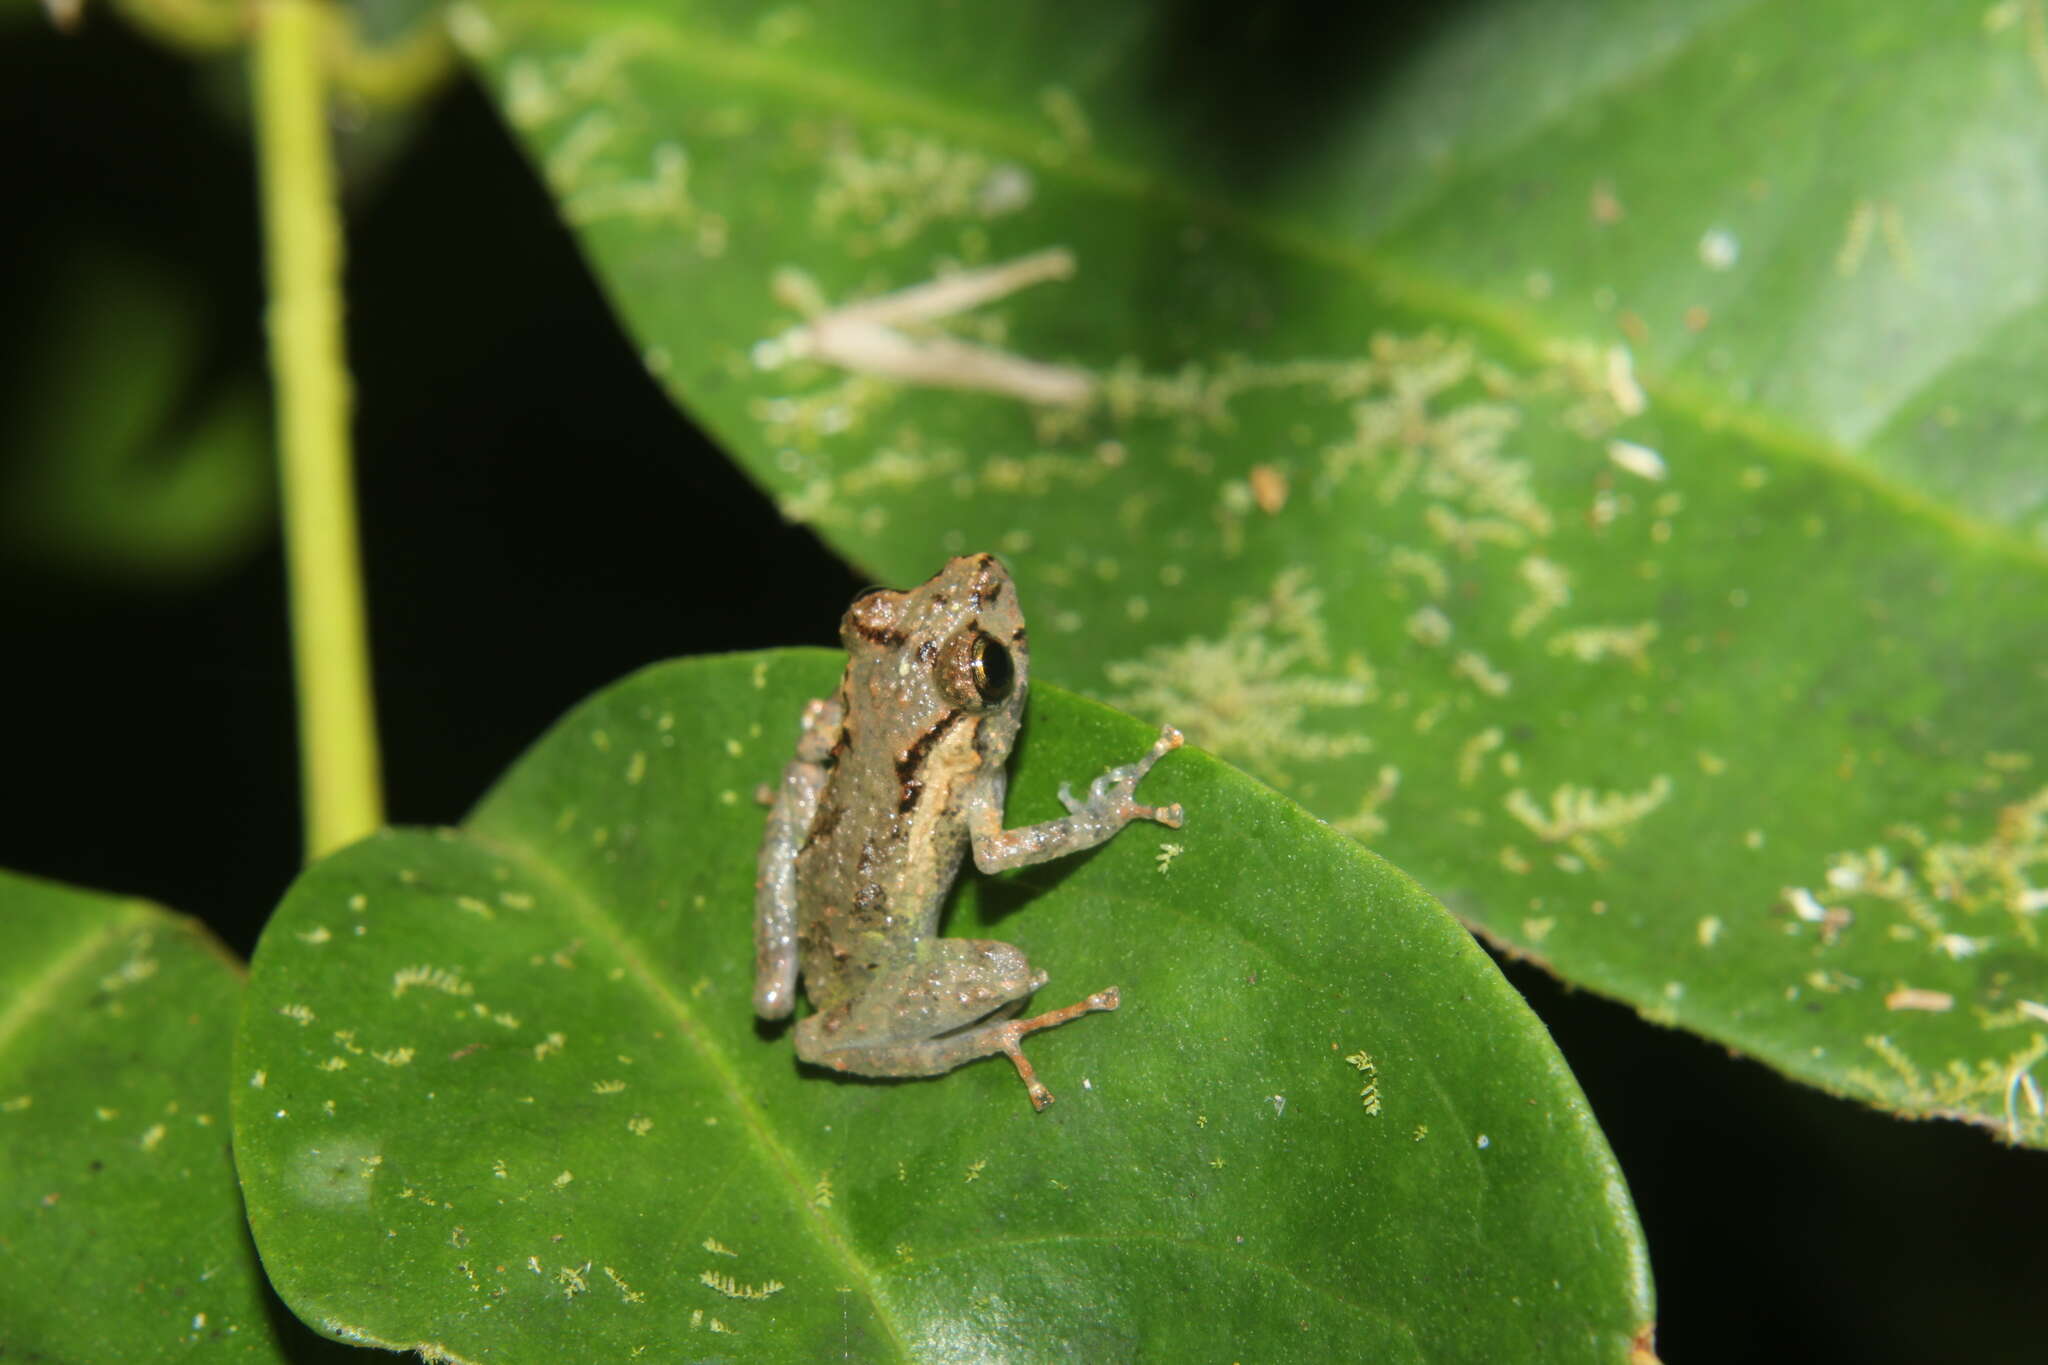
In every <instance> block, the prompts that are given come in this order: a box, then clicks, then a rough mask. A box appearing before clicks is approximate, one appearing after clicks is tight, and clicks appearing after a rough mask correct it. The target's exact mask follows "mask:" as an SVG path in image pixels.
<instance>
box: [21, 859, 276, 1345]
mask: <svg viewBox="0 0 2048 1365" xmlns="http://www.w3.org/2000/svg"><path fill="white" fill-rule="evenodd" d="M0 922H4V923H5V924H6V926H7V951H6V953H5V954H4V955H0V1152H5V1154H6V1159H5V1161H4V1162H0V1356H4V1357H5V1358H6V1359H8V1360H15V1359H21V1360H51V1361H112V1360H119V1361H138V1362H144V1361H159V1360H161V1361H171V1360H177V1361H188V1360H225V1359H235V1360H244V1359H249V1360H280V1361H281V1360H286V1359H304V1358H306V1357H305V1356H303V1355H302V1354H300V1353H299V1352H298V1351H297V1350H294V1351H292V1352H290V1353H289V1354H288V1353H287V1350H286V1346H287V1344H288V1343H293V1342H297V1343H298V1344H300V1345H303V1340H302V1339H303V1337H304V1334H303V1333H302V1332H300V1331H299V1330H298V1329H297V1328H296V1327H293V1326H291V1325H290V1324H289V1320H288V1319H287V1320H285V1323H284V1327H285V1330H284V1332H283V1333H282V1334H280V1332H279V1331H278V1329H277V1328H276V1327H274V1326H273V1324H272V1320H271V1316H270V1314H271V1311H272V1307H273V1305H272V1303H271V1301H270V1299H269V1296H268V1294H267V1293H266V1292H265V1288H264V1283H263V1275H262V1271H261V1270H260V1269H259V1267H258V1266H257V1263H256V1253H255V1248H254V1247H252V1246H251V1245H250V1243H249V1232H248V1227H247V1225H246V1224H245V1223H244V1222H243V1220H242V1206H241V1201H240V1199H239V1198H238V1197H237V1195H236V1192H235V1169H234V1163H233V1161H232V1159H231V1158H230V1155H229V1151H228V1112H227V1094H226V1090H227V1076H226V1072H225V1070H224V1068H225V1067H226V1066H227V1063H228V1046H229V1040H230V1031H231V1030H232V1028H233V1021H234V1008H235V999H236V996H237V995H238V994H239V992H240V988H241V983H240V982H239V981H238V980H237V979H236V978H237V973H236V967H235V964H234V962H233V960H232V959H231V958H230V957H229V956H228V955H227V954H226V952H225V951H224V950H223V949H222V948H221V946H220V945H219V944H218V943H217V942H215V941H214V939H213V938H212V937H211V936H210V935H209V934H208V933H207V932H206V931H205V930H204V929H203V928H201V927H200V926H199V924H198V923H197V922H196V921H193V920H188V919H185V918H183V917H182V916H178V915H173V914H170V913H168V912H167V911H164V910H162V909H159V908H158V907H156V906H154V905H150V904H148V903H147V902H144V901H136V900H124V899H121V898H119V897H115V896H108V895H102V894H99V893H97V892H90V891H80V890H74V889H72V888H70V887H65V886H58V885H56V884H55V883H51V882H42V881H34V880H31V879H29V878H27V877H22V876H18V875H16V874H14V873H9V872H0Z"/></svg>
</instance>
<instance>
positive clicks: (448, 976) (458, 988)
mask: <svg viewBox="0 0 2048 1365" xmlns="http://www.w3.org/2000/svg"><path fill="white" fill-rule="evenodd" d="M414 988H419V989H423V990H432V991H439V992H441V993H442V994H443V995H456V996H467V995H474V994H475V993H476V987H474V986H472V985H471V984H470V983H469V982H467V981H464V980H463V979H462V976H461V973H459V972H454V971H450V970H448V969H447V968H445V967H430V966H427V965H425V964H422V965H420V966H417V967H400V968H399V969H398V970H397V971H395V972H393V973H392V974H391V996H392V998H393V999H394V1000H395V999H397V998H399V997H400V996H402V995H404V994H405V993H406V992H407V991H409V990H412V989H414Z"/></svg>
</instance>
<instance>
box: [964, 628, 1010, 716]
mask: <svg viewBox="0 0 2048 1365" xmlns="http://www.w3.org/2000/svg"><path fill="white" fill-rule="evenodd" d="M969 666H970V667H971V668H973V670H974V690H975V691H977V692H979V693H980V694H981V699H982V700H983V701H984V702H998V701H1001V700H1002V699H1003V698H1005V697H1007V696H1009V695H1010V689H1011V688H1012V687H1014V686H1016V683H1017V665H1016V664H1015V663H1014V662H1012V660H1011V658H1010V651H1009V650H1008V649H1005V648H1004V647H1003V643H1002V641H1000V640H991V639H989V638H988V636H986V635H984V636H982V637H981V638H980V639H978V640H976V641H975V642H974V653H973V654H972V655H971V656H970V659H969Z"/></svg>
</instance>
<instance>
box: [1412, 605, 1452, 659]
mask: <svg viewBox="0 0 2048 1365" xmlns="http://www.w3.org/2000/svg"><path fill="white" fill-rule="evenodd" d="M1404 629H1406V630H1407V632H1408V638H1409V639H1411V640H1413V641H1415V643H1416V644H1418V645H1422V646H1424V647H1425V648H1428V649H1440V648H1442V647H1443V646H1444V645H1446V644H1448V643H1449V642H1450V639H1451V634H1452V630H1453V627H1452V625H1451V618H1450V617H1448V616H1446V615H1444V614H1443V612H1442V611H1440V610H1438V609H1437V608H1436V607H1434V606H1425V607H1419V608H1417V609H1416V610H1415V611H1414V612H1413V613H1412V614H1411V615H1410V616H1409V617H1408V620H1407V621H1406V622H1405V623H1404Z"/></svg>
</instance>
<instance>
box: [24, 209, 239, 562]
mask: <svg viewBox="0 0 2048 1365" xmlns="http://www.w3.org/2000/svg"><path fill="white" fill-rule="evenodd" d="M39 283H40V293H39V296H38V297H36V298H35V299H34V301H33V302H32V303H31V304H30V305H29V307H28V309H27V310H26V312H25V313H24V315H23V316H22V317H21V318H20V319H19V321H20V323H21V325H22V326H23V327H24V328H25V329H26V330H28V331H29V332H30V333H32V334H33V336H34V337H35V338H36V344H35V346H34V348H33V349H32V350H31V351H29V353H28V354H29V358H30V363H29V366H28V368H26V369H25V370H20V371H17V372H15V373H13V374H10V375H8V376H6V377H5V379H4V381H0V383H4V385H5V387H6V391H7V397H6V398H5V399H4V400H0V451H4V462H0V546H4V548H5V553H7V554H9V555H12V556H18V557H22V558H26V559H28V560H30V561H32V562H34V563H36V564H39V565H41V566H43V567H44V568H45V569H47V570H51V571H55V572H60V573H62V574H65V575H67V576H71V577H75V578H81V579H88V580H103V581H109V582H114V583H119V584H121V585H123V586H128V587H144V588H150V589H175V588H178V587H180V586H183V585H186V584H189V583H191V582H193V581H195V580H197V579H202V578H205V577H208V576H210V575H213V574H218V573H220V572H223V571H225V570H226V569H229V568H231V567H234V566H236V565H238V564H240V563H241V562H243V561H244V560H245V559H246V558H247V557H248V556H249V555H250V554H251V553H252V552H253V551H255V550H256V549H257V548H258V547H260V546H262V545H264V544H266V543H267V542H268V540H269V538H270V535H271V528H272V526H273V523H274V514H275V507H274V502H273V482H274V481H273V477H272V470H271V457H270V427H269V420H268V417H269V413H268V402H267V400H266V398H265V396H264V390H263V385H262V381H261V379H260V377H259V376H258V375H256V374H254V373H251V372H247V371H242V370H239V369H234V368H228V369H223V368H222V367H221V366H219V365H217V364H214V363H212V361H213V358H214V356H215V355H216V354H217V351H216V348H215V347H214V346H213V344H212V343H213V338H214V331H215V328H216V327H217V326H218V324H219V323H220V322H221V321H222V320H221V319H220V318H218V317H217V316H216V315H214V313H213V310H212V309H210V308H209V306H208V303H207V300H206V299H205V298H204V296H202V295H199V294H197V293H195V292H194V289H193V287H192V286H191V285H190V284H188V283H187V282H186V280H185V279H184V278H183V277H181V276H180V275H179V274H178V273H177V271H176V270H175V269H174V268H173V267H171V266H169V265H166V264H163V263H161V262H159V261H155V260H152V259H149V258H146V257H144V256H141V255H139V254H136V253H134V252H132V251H130V250H128V249H125V248H123V247H119V246H115V245H113V244H111V243H108V242H104V241H101V242H93V241H79V242H74V243H73V244H72V249H71V251H70V253H69V254H68V256H67V257H66V258H65V260H64V263H63V264H62V265H61V266H60V267H58V268H57V269H55V270H54V271H52V272H51V273H50V274H48V275H46V276H45V277H44V278H43V279H42V280H41V281H40V282H39Z"/></svg>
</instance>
